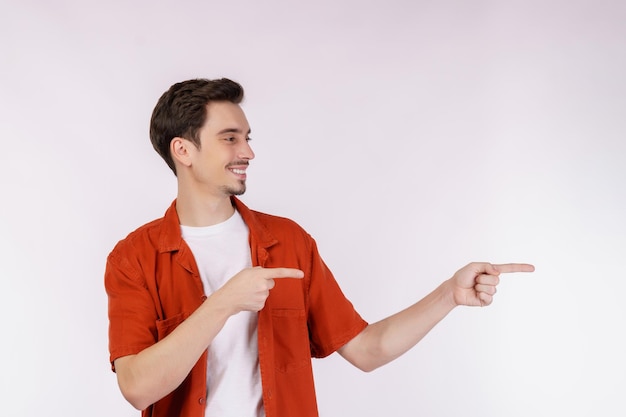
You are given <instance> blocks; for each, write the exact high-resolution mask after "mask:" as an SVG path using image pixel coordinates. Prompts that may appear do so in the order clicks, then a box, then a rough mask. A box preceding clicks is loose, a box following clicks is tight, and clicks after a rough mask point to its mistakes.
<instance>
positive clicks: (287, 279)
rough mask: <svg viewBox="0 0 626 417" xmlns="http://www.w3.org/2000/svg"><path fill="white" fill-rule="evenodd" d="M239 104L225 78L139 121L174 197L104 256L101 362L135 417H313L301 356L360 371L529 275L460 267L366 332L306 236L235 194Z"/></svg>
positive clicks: (505, 268)
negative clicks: (171, 181) (339, 360)
mask: <svg viewBox="0 0 626 417" xmlns="http://www.w3.org/2000/svg"><path fill="white" fill-rule="evenodd" d="M242 99H243V89H242V88H241V86H240V85H239V84H237V83H235V82H233V81H231V80H228V79H220V80H205V79H196V80H189V81H185V82H181V83H177V84H175V85H173V86H172V87H171V88H170V89H169V90H168V91H167V92H165V93H164V94H163V96H162V97H161V98H160V99H159V101H158V103H157V105H156V107H155V109H154V112H153V115H152V120H151V126H150V137H151V140H152V144H153V146H154V148H155V149H156V151H157V152H158V153H159V154H160V155H161V156H162V157H163V158H164V159H165V161H166V163H167V164H168V165H169V167H170V168H171V169H172V170H173V171H174V173H175V175H176V177H177V181H178V195H177V198H176V200H175V201H174V202H173V203H172V205H171V206H170V208H169V209H168V210H167V211H166V213H165V216H164V217H163V218H161V219H158V220H155V221H153V222H151V223H148V224H146V225H144V226H142V227H140V228H139V229H137V230H136V231H134V232H132V233H131V234H130V235H129V236H128V237H126V239H124V240H122V241H120V242H119V243H118V244H117V245H116V247H115V248H114V249H113V251H112V252H111V254H110V255H109V257H108V260H107V267H106V272H105V285H106V289H107V294H108V297H109V320H110V327H109V348H110V360H111V363H112V366H113V370H114V371H115V372H116V373H117V378H118V383H119V386H120V389H121V391H122V394H123V395H124V397H125V398H126V399H127V400H128V401H129V402H130V403H131V404H132V405H133V406H134V407H136V408H137V409H140V410H144V411H143V412H142V415H143V416H158V417H162V416H183V417H195V416H204V415H206V416H220V417H225V416H237V417H241V416H251V417H259V416H264V415H265V416H267V417H287V416H297V417H307V416H317V405H316V400H315V391H314V386H313V376H312V367H311V357H325V356H327V355H330V354H331V353H333V352H335V351H337V352H339V354H341V355H342V356H343V357H344V358H345V359H346V360H348V361H349V362H350V363H352V364H353V365H354V366H356V367H358V368H359V369H362V370H364V371H371V370H373V369H375V368H377V367H379V366H381V365H384V364H386V363H388V362H390V361H392V360H393V359H395V358H397V357H398V356H400V355H402V354H403V353H404V352H406V351H407V350H409V349H410V348H411V347H413V346H414V345H415V344H416V343H417V342H419V341H420V340H421V339H422V338H423V337H424V335H426V333H428V332H429V331H430V329H432V328H433V327H434V326H435V325H436V324H437V323H438V322H439V321H440V320H441V319H443V318H444V317H445V316H446V315H447V314H448V313H449V312H450V311H451V310H452V309H453V308H454V307H456V306H458V305H471V306H482V305H488V304H490V303H491V301H492V297H493V295H494V294H495V292H496V285H497V284H498V281H499V274H500V273H505V272H522V271H526V272H530V271H532V270H533V269H534V268H533V267H532V266H531V265H526V264H504V265H492V264H489V263H472V264H469V265H467V266H465V267H464V268H462V269H460V270H459V271H458V272H457V273H456V274H455V275H454V276H453V277H452V278H450V279H449V280H447V281H445V282H443V283H442V284H441V285H440V286H439V287H438V288H437V289H435V290H434V291H433V292H432V293H431V294H429V295H427V296H426V297H425V298H423V299H422V300H421V301H419V302H418V303H416V304H414V305H413V306H411V307H409V308H407V309H405V310H403V311H401V312H399V313H397V314H395V315H393V316H391V317H388V318H386V319H384V320H382V321H379V322H377V323H374V324H368V323H366V322H365V321H364V320H363V319H362V318H361V317H360V316H359V314H358V313H357V312H356V310H355V309H354V308H353V306H352V304H351V303H350V302H349V301H348V300H347V299H346V298H345V297H344V295H343V294H342V292H341V290H340V288H339V286H338V285H337V282H336V281H335V279H334V277H333V275H332V273H331V272H330V270H329V269H328V268H327V267H326V265H325V264H324V262H323V260H322V259H321V258H320V256H319V254H318V251H317V247H316V244H315V241H314V240H313V239H312V238H311V236H309V234H308V233H307V232H306V231H304V230H303V229H302V228H300V227H299V226H298V225H297V224H295V223H294V222H292V221H291V220H288V219H285V218H279V217H275V216H271V215H267V214H263V213H259V212H255V211H252V210H250V209H248V208H247V207H246V206H245V205H244V204H243V203H242V202H241V201H240V200H239V199H237V198H236V197H235V196H237V195H241V194H243V193H244V192H245V190H246V169H247V168H248V165H249V163H250V161H251V160H252V159H253V158H254V153H253V151H252V149H251V148H250V144H249V140H250V138H249V134H250V126H249V125H248V121H247V120H246V117H245V114H244V112H243V111H242V109H241V107H240V106H239V104H240V103H241V101H242Z"/></svg>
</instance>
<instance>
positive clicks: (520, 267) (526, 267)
mask: <svg viewBox="0 0 626 417" xmlns="http://www.w3.org/2000/svg"><path fill="white" fill-rule="evenodd" d="M493 266H494V267H495V268H496V269H497V270H498V272H502V273H509V272H533V271H534V270H535V267H534V266H533V265H531V264H515V263H511V264H494V265H493Z"/></svg>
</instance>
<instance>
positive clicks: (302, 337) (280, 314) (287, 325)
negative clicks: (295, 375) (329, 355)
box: [272, 309, 311, 372]
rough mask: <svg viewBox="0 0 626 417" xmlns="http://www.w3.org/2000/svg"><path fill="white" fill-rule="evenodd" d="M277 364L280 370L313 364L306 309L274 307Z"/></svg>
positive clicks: (300, 367) (293, 369)
mask: <svg viewBox="0 0 626 417" xmlns="http://www.w3.org/2000/svg"><path fill="white" fill-rule="evenodd" d="M272 325H273V326H272V327H273V328H274V354H275V357H274V359H275V362H274V363H275V366H276V370H277V371H279V372H289V371H295V370H299V369H302V368H307V367H310V366H311V348H310V345H309V331H308V328H307V320H306V313H305V311H304V309H273V310H272Z"/></svg>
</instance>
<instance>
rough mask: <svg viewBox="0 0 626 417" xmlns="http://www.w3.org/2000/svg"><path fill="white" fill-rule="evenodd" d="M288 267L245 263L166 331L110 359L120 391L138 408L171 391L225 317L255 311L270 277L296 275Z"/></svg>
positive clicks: (271, 281) (298, 273) (298, 274)
mask: <svg viewBox="0 0 626 417" xmlns="http://www.w3.org/2000/svg"><path fill="white" fill-rule="evenodd" d="M303 275H304V274H303V273H302V271H300V270H297V269H291V268H261V267H255V268H248V269H244V270H242V271H241V272H239V273H238V274H237V275H235V276H234V277H232V278H231V279H230V280H229V281H228V282H227V283H226V284H224V286H223V287H221V288H220V289H218V290H217V291H216V292H214V293H213V294H212V295H211V296H209V297H208V298H207V299H206V300H205V301H204V302H203V303H202V304H201V305H200V307H198V309H197V310H196V311H195V312H194V313H193V314H191V315H190V316H189V317H188V318H187V319H186V320H185V321H183V322H182V323H181V324H180V325H179V326H178V327H177V328H176V329H174V331H172V333H170V334H169V335H168V336H166V337H165V338H163V339H162V340H160V341H159V342H157V343H155V344H154V345H152V346H150V347H148V348H146V349H144V350H142V351H141V352H139V353H137V354H134V355H128V356H123V357H120V358H117V359H116V360H115V370H116V373H117V380H118V384H119V386H120V390H121V391H122V394H123V395H124V397H125V398H126V400H128V402H130V403H131V404H132V405H133V407H135V408H137V409H138V410H143V409H145V408H147V407H148V406H150V405H151V404H154V403H155V402H157V401H158V400H160V399H161V398H163V397H165V396H166V395H168V394H169V393H171V392H172V391H174V390H175V389H176V388H177V387H178V386H179V385H180V384H181V383H182V382H183V380H184V379H185V378H186V377H187V375H188V374H189V372H190V371H191V369H192V368H193V366H194V365H195V364H196V362H197V361H198V359H199V358H200V356H201V355H202V354H203V353H204V351H205V350H206V349H207V348H208V346H209V345H210V344H211V341H212V340H213V339H214V338H215V336H216V335H217V334H218V333H219V332H220V331H221V330H222V328H223V327H224V324H225V323H226V320H228V318H229V317H230V316H232V315H234V314H237V313H238V312H240V311H259V310H261V309H262V308H263V306H264V305H265V300H266V299H267V297H268V295H269V291H270V289H272V288H273V287H274V285H275V283H274V279H275V278H302V277H303Z"/></svg>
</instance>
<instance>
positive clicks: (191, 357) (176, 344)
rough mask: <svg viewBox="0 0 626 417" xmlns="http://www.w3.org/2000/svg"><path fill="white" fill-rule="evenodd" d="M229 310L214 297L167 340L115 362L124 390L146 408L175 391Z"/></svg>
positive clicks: (213, 336)
mask: <svg viewBox="0 0 626 417" xmlns="http://www.w3.org/2000/svg"><path fill="white" fill-rule="evenodd" d="M228 317H229V313H228V312H227V310H226V309H224V308H222V307H221V306H220V304H219V302H218V300H217V299H216V298H214V297H213V296H211V297H209V298H207V299H206V300H205V301H204V303H203V304H202V305H201V306H200V307H199V308H198V309H197V310H196V311H195V312H194V313H193V314H192V315H191V316H189V317H188V318H187V319H186V320H185V321H184V322H182V323H181V324H180V325H179V326H178V327H177V328H176V329H175V330H174V331H173V332H172V333H170V334H169V335H168V336H167V337H165V338H164V339H163V340H161V341H159V342H157V343H156V344H154V345H152V346H150V347H149V348H146V349H144V350H143V351H141V352H140V353H138V354H136V355H130V356H125V357H122V358H119V359H117V360H116V361H115V367H116V373H117V378H118V383H119V386H120V390H121V391H122V394H123V395H124V397H125V398H126V399H127V400H128V401H129V402H130V403H131V404H132V405H133V406H134V407H135V408H137V409H140V410H143V409H145V408H146V407H148V406H149V405H151V404H153V403H155V402H156V401H158V400H160V399H161V398H163V397H165V396H166V395H168V394H169V393H171V392H172V391H174V390H175V389H176V388H177V387H178V386H179V385H180V384H181V383H182V381H183V380H184V379H185V378H186V377H187V375H188V374H189V372H190V371H191V369H192V368H193V366H194V365H195V364H196V363H197V361H198V359H199V358H200V356H201V355H202V354H203V353H204V352H205V351H206V349H207V347H208V346H209V344H210V343H211V341H212V340H213V339H214V338H215V336H216V335H217V334H218V333H219V332H220V331H221V329H222V328H223V326H224V324H225V323H226V320H227V319H228Z"/></svg>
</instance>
